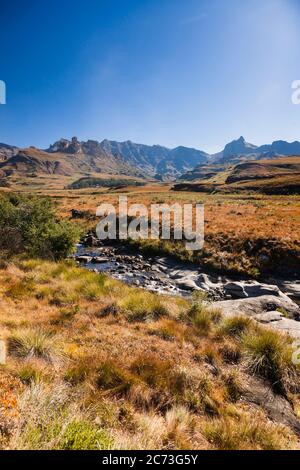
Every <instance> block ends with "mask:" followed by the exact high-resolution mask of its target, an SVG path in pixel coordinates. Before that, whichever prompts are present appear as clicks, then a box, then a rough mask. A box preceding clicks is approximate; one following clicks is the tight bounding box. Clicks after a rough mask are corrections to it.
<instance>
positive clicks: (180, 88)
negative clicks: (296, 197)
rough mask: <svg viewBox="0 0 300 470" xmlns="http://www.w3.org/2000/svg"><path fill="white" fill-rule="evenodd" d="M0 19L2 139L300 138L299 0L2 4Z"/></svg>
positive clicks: (208, 143) (203, 144)
mask: <svg viewBox="0 0 300 470" xmlns="http://www.w3.org/2000/svg"><path fill="white" fill-rule="evenodd" d="M3 4H4V5H3ZM0 15H1V29H0V80H4V81H5V82H6V84H7V104H6V105H1V106H0V142H6V143H11V144H16V145H19V146H28V145H35V146H39V147H47V146H48V145H49V144H50V143H51V142H53V141H55V140H57V139H59V138H60V137H67V138H70V137H72V136H73V135H76V136H78V138H79V139H81V140H85V139H88V138H91V139H97V140H102V139H104V138H108V139H115V140H127V139H130V140H133V141H135V142H142V143H148V144H154V143H159V144H162V145H166V146H170V147H175V146H177V145H186V146H193V147H196V148H200V149H204V150H207V151H210V152H214V151H218V150H220V149H221V148H223V147H224V144H225V143H227V142H228V141H229V140H232V139H234V138H237V137H239V136H240V135H244V136H245V137H246V138H247V140H249V141H251V142H253V143H257V144H262V143H269V142H271V141H272V140H275V139H279V138H282V139H286V140H295V139H298V140H300V106H295V105H293V104H292V103H291V83H292V82H293V81H294V80H297V79H300V27H299V25H300V2H299V0H247V1H244V0H226V1H224V0H188V1H187V0H77V1H71V0H51V1H38V0H27V1H26V2H24V1H10V2H8V1H7V2H4V1H2V2H1V11H0Z"/></svg>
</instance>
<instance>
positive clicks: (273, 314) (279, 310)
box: [213, 293, 300, 338]
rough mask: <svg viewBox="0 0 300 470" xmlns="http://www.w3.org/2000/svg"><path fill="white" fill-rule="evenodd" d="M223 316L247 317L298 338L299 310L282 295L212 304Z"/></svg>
mask: <svg viewBox="0 0 300 470" xmlns="http://www.w3.org/2000/svg"><path fill="white" fill-rule="evenodd" d="M213 305H214V306H215V307H217V308H220V310H221V311H222V312H223V314H224V315H225V316H234V315H247V316H249V317H251V318H253V319H254V320H256V321H258V322H260V323H264V324H269V325H271V326H272V327H273V328H276V329H278V330H280V331H283V332H285V333H287V334H289V335H290V336H292V337H295V338H300V321H299V320H300V309H299V307H298V305H297V304H296V303H295V302H293V301H292V300H291V299H289V297H287V296H286V295H284V294H282V293H281V295H279V296H275V295H264V296H260V297H255V298H249V299H239V300H225V301H219V302H214V304H213Z"/></svg>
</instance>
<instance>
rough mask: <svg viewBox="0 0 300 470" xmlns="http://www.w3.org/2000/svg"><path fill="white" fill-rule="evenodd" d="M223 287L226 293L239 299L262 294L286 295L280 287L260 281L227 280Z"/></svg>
mask: <svg viewBox="0 0 300 470" xmlns="http://www.w3.org/2000/svg"><path fill="white" fill-rule="evenodd" d="M223 289H224V291H225V293H226V294H229V295H231V296H232V297H235V298H238V299H246V298H248V297H259V296H261V295H276V296H280V295H284V294H282V292H281V291H280V289H279V287H277V286H275V285H269V284H261V283H259V282H256V281H253V282H243V281H241V282H227V283H226V284H224V286H223Z"/></svg>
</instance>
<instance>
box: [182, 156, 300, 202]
mask: <svg viewBox="0 0 300 470" xmlns="http://www.w3.org/2000/svg"><path fill="white" fill-rule="evenodd" d="M181 180H182V181H185V182H186V183H181V184H177V185H175V189H176V190H193V191H221V192H228V191H229V192H234V191H240V190H253V191H259V192H262V193H267V194H299V192H300V157H298V156H292V157H281V158H277V159H272V160H259V161H248V162H243V163H240V164H238V165H229V164H223V165H220V164H214V165H206V166H199V167H197V168H195V170H193V171H192V172H189V173H187V174H185V175H183V176H182V177H181Z"/></svg>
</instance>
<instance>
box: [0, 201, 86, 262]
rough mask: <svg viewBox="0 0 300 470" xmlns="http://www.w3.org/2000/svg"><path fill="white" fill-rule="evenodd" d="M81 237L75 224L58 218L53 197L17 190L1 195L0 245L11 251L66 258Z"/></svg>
mask: <svg viewBox="0 0 300 470" xmlns="http://www.w3.org/2000/svg"><path fill="white" fill-rule="evenodd" d="M78 237H79V232H78V229H77V228H76V227H75V226H74V225H73V224H71V223H70V222H65V221H58V220H57V219H56V216H55V213H54V211H53V208H52V205H51V202H50V199H48V198H39V197H30V196H21V195H14V194H9V195H7V196H1V197H0V248H1V249H2V250H4V251H6V252H7V253H8V254H9V255H12V254H15V253H26V254H28V255H30V256H38V257H41V258H49V259H55V260H57V259H60V258H65V257H66V256H68V255H69V254H70V253H71V252H72V250H73V248H74V244H75V242H76V240H77V239H78Z"/></svg>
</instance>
